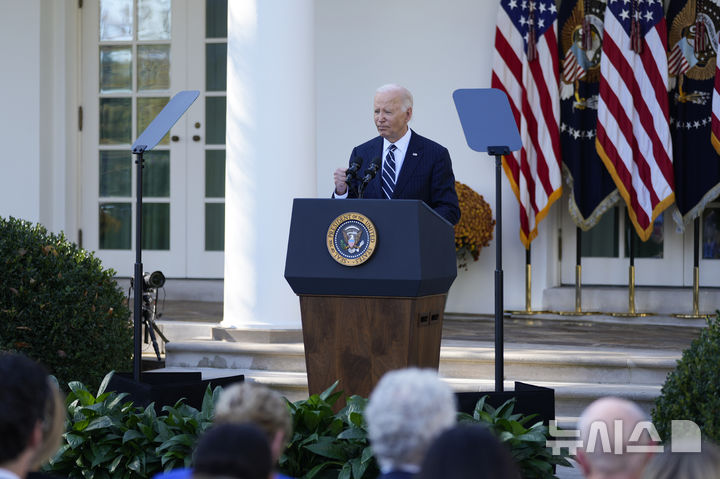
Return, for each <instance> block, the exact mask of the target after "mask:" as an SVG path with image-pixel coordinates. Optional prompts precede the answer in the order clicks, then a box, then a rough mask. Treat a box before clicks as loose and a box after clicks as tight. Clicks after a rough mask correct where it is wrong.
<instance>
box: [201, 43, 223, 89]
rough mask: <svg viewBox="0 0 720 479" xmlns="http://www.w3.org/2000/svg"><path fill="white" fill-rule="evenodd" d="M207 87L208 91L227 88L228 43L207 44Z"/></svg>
mask: <svg viewBox="0 0 720 479" xmlns="http://www.w3.org/2000/svg"><path fill="white" fill-rule="evenodd" d="M205 87H206V89H207V90H208V91H225V90H226V88H227V43H208V44H207V45H205Z"/></svg>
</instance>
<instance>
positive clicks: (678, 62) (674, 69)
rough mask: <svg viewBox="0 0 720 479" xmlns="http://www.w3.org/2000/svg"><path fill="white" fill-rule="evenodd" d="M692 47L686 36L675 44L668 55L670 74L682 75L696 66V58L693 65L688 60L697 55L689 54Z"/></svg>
mask: <svg viewBox="0 0 720 479" xmlns="http://www.w3.org/2000/svg"><path fill="white" fill-rule="evenodd" d="M692 48H693V47H692V46H690V45H689V44H688V42H687V39H686V38H681V39H680V41H679V42H677V43H676V44H675V46H674V47H673V49H672V50H671V51H670V55H668V73H669V74H670V75H682V74H684V73H685V72H686V71H688V70H689V69H690V68H692V67H694V66H695V63H697V60H694V61H693V64H692V65H691V64H690V62H688V58H693V59H694V58H695V55H688V53H687V51H688V49H690V50H691V49H692Z"/></svg>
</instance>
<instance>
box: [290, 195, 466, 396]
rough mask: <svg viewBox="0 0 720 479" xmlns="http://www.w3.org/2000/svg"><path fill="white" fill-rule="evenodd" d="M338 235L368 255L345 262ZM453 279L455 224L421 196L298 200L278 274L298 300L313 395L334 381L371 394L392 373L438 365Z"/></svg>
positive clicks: (341, 387) (350, 392)
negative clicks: (357, 228) (282, 268)
mask: <svg viewBox="0 0 720 479" xmlns="http://www.w3.org/2000/svg"><path fill="white" fill-rule="evenodd" d="M367 220H369V222H370V226H371V228H369V230H368V229H366V230H365V233H364V234H363V233H360V234H359V235H358V236H359V239H358V238H353V237H352V236H353V231H354V230H353V225H354V224H357V223H363V222H365V224H367ZM348 222H349V223H348ZM345 223H348V224H350V226H349V228H350V234H349V236H348V234H347V233H342V234H341V231H340V230H341V229H342V228H343V227H345V228H347V227H348V226H347V225H345ZM360 229H362V225H360ZM343 235H345V237H344V238H343ZM333 238H334V239H335V242H333ZM338 238H339V240H338ZM363 239H364V240H365V241H366V243H364V244H363V245H359V243H360V242H361V241H363ZM337 241H339V242H340V243H341V244H348V243H350V244H355V243H354V242H356V241H357V243H358V246H364V247H367V248H369V249H370V248H373V249H372V254H370V255H367V252H366V253H364V255H361V256H359V257H358V259H352V258H351V259H346V258H344V257H343V256H342V255H341V254H340V252H339V251H337V248H336V247H337V244H336V243H337ZM343 241H345V243H343ZM370 243H372V244H370ZM355 254H357V255H360V251H358V252H356V253H355ZM350 256H352V255H350ZM336 258H337V259H336ZM456 276H457V262H456V256H455V235H454V230H453V227H452V225H450V223H448V222H447V221H446V220H445V219H444V218H442V217H441V216H440V215H438V214H437V213H435V211H433V210H432V209H431V208H430V207H429V206H427V205H426V204H425V203H424V202H422V201H419V200H367V199H347V200H337V199H295V200H294V203H293V211H292V220H291V223H290V234H289V240H288V250H287V258H286V262H285V279H286V280H287V282H288V283H289V285H290V287H291V288H292V290H293V291H294V292H295V294H297V295H298V296H299V297H300V311H301V315H302V330H303V342H304V345H305V363H306V367H307V375H308V390H309V392H310V394H316V393H320V392H322V391H323V390H325V389H327V388H328V387H330V386H331V385H332V384H333V383H334V382H335V381H336V380H339V386H338V389H339V390H342V391H343V392H344V393H345V395H347V396H350V395H353V394H358V395H361V396H363V397H368V396H369V395H370V392H371V391H372V389H373V387H374V386H375V384H376V383H377V382H378V381H379V380H380V378H381V377H382V375H383V374H384V373H385V372H387V371H389V370H392V369H399V368H404V367H408V366H417V367H423V368H434V369H437V368H438V364H439V361H440V340H441V338H442V322H443V313H444V309H445V301H446V298H447V292H448V290H449V289H450V286H451V285H452V283H453V281H454V280H455V277H456ZM340 403H344V400H342V398H341V401H340Z"/></svg>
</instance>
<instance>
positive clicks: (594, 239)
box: [581, 208, 620, 258]
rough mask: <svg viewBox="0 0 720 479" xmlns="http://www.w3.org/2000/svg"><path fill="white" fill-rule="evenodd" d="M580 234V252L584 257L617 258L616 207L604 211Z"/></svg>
mask: <svg viewBox="0 0 720 479" xmlns="http://www.w3.org/2000/svg"><path fill="white" fill-rule="evenodd" d="M581 234H582V238H581V240H582V241H581V244H582V245H581V252H582V253H581V254H582V256H583V257H584V258H617V257H618V255H619V247H620V245H619V241H618V209H617V208H612V209H611V210H608V211H607V212H605V214H604V215H603V216H602V217H601V218H600V221H598V223H597V224H596V225H595V226H594V227H593V228H592V229H591V230H590V231H583V232H582V233H581Z"/></svg>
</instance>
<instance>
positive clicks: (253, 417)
mask: <svg viewBox="0 0 720 479" xmlns="http://www.w3.org/2000/svg"><path fill="white" fill-rule="evenodd" d="M214 422H215V424H225V423H252V424H255V425H256V426H257V427H259V428H260V429H261V430H262V431H264V432H265V435H266V436H267V440H268V442H269V443H270V448H271V450H272V453H273V459H274V460H275V461H277V459H278V458H279V457H280V455H281V454H282V453H283V451H284V450H285V445H286V443H287V441H288V440H289V439H290V437H291V435H292V418H291V417H290V411H289V409H288V406H287V403H286V401H285V398H283V397H282V396H281V395H280V394H279V393H277V392H275V391H273V390H272V389H270V388H268V387H266V386H263V385H261V384H257V383H249V382H242V383H236V384H233V385H232V386H230V387H228V388H226V389H224V390H223V392H222V394H221V395H220V398H219V399H218V403H217V406H216V407H215V421H214Z"/></svg>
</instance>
